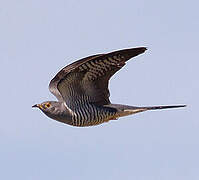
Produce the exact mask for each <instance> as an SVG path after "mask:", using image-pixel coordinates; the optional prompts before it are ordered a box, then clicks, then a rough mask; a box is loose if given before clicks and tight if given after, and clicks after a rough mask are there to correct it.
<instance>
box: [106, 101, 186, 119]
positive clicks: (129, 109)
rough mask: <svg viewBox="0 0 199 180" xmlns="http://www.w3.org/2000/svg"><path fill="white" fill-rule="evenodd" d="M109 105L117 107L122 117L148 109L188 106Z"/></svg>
mask: <svg viewBox="0 0 199 180" xmlns="http://www.w3.org/2000/svg"><path fill="white" fill-rule="evenodd" d="M108 106H109V107H112V108H115V109H117V111H118V115H119V116H120V117H121V116H127V115H130V114H135V113H139V112H144V111H148V110H161V109H171V108H180V107H186V105H169V106H147V107H137V106H128V105H121V104H110V105H108Z"/></svg>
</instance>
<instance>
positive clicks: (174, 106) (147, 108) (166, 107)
mask: <svg viewBox="0 0 199 180" xmlns="http://www.w3.org/2000/svg"><path fill="white" fill-rule="evenodd" d="M180 107H186V105H172V106H151V107H150V106H149V107H141V108H143V109H146V110H157V109H170V108H180Z"/></svg>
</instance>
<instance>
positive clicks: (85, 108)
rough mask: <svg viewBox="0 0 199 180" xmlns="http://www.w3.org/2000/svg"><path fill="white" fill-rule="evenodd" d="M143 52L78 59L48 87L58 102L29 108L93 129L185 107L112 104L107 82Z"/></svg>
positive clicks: (131, 50) (111, 53)
mask: <svg viewBox="0 0 199 180" xmlns="http://www.w3.org/2000/svg"><path fill="white" fill-rule="evenodd" d="M145 51H146V48H145V47H138V48H130V49H123V50H119V51H114V52H110V53H107V54H98V55H93V56H89V57H86V58H83V59H80V60H78V61H76V62H74V63H72V64H70V65H68V66H66V67H64V68H63V69H62V70H61V71H59V72H58V73H57V75H56V76H55V77H54V78H53V79H52V80H51V82H50V84H49V90H50V92H51V93H52V94H53V95H55V96H56V98H57V99H58V101H46V102H43V103H41V104H35V105H33V106H32V107H37V108H39V109H40V110H41V111H42V112H43V113H44V114H46V115H47V116H48V117H50V118H52V119H54V120H57V121H59V122H62V123H66V124H69V125H72V126H79V127H84V126H94V125H98V124H101V123H104V122H108V121H110V120H115V119H118V118H119V117H122V116H128V115H131V114H135V113H138V112H143V111H147V110H157V109H167V108H179V107H185V105H171V106H150V107H137V106H128V105H122V104H112V103H111V102H110V100H109V96H110V93H109V89H108V83H109V79H110V78H111V77H112V76H113V75H114V74H115V73H116V72H117V71H118V70H120V69H121V68H122V67H123V66H124V65H125V64H126V62H127V61H128V60H129V59H131V58H133V57H135V56H137V55H139V54H142V53H144V52H145Z"/></svg>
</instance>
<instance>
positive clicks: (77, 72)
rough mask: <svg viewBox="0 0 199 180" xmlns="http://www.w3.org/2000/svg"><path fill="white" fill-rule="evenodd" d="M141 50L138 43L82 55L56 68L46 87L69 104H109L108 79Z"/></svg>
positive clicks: (142, 50)
mask: <svg viewBox="0 0 199 180" xmlns="http://www.w3.org/2000/svg"><path fill="white" fill-rule="evenodd" d="M145 50H146V48H145V47H138V48H131V49H124V50H119V51H114V52H111V53H108V54H99V55H94V56H90V57H87V58H83V59H81V60H79V61H76V62H74V63H72V64H70V65H68V66H66V67H65V68H63V69H62V70H61V71H60V72H58V74H57V75H56V76H55V77H54V78H53V79H52V80H51V82H50V84H49V89H50V91H51V92H52V93H53V94H54V95H55V96H56V97H57V99H58V100H59V101H64V102H65V103H66V104H67V106H69V107H70V108H74V107H76V106H78V105H80V104H84V103H95V104H97V105H106V104H109V103H110V101H109V96H110V94H109V90H108V81H109V79H110V78H111V76H112V75H113V74H115V73H116V72H117V71H118V70H119V69H121V68H122V67H123V66H124V65H125V62H126V61H128V60H129V59H130V58H132V57H134V56H137V55H139V54H141V53H143V52H145Z"/></svg>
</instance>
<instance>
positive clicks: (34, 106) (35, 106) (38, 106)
mask: <svg viewBox="0 0 199 180" xmlns="http://www.w3.org/2000/svg"><path fill="white" fill-rule="evenodd" d="M40 107H41V105H40V104H35V105H33V106H32V108H40Z"/></svg>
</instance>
